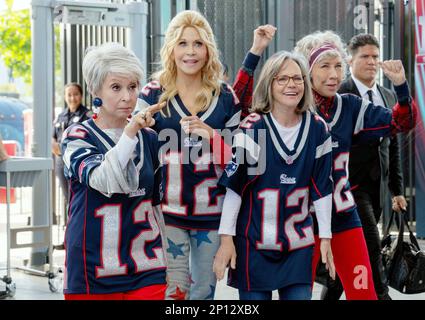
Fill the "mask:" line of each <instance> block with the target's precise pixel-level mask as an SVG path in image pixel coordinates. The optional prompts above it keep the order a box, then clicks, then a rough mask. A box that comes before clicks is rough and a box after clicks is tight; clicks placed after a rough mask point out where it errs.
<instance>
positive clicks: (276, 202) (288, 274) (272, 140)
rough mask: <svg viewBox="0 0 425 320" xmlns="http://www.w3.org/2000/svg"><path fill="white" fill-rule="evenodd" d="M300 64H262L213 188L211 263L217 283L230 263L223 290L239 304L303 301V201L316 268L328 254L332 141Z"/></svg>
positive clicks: (292, 58)
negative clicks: (218, 209) (217, 241)
mask: <svg viewBox="0 0 425 320" xmlns="http://www.w3.org/2000/svg"><path fill="white" fill-rule="evenodd" d="M312 104H313V97H312V93H311V84H310V81H309V77H308V70H307V67H306V62H305V61H304V59H303V57H302V56H300V55H295V54H292V53H289V52H285V51H281V52H278V53H276V54H274V55H273V56H272V57H271V58H270V59H268V60H267V62H266V63H265V65H264V67H263V69H262V71H261V75H260V78H259V80H258V84H257V87H256V89H255V91H254V96H253V107H252V111H253V113H251V114H250V115H249V116H248V117H246V118H245V120H244V121H243V122H242V123H241V125H240V128H241V131H240V132H238V133H237V134H236V136H235V139H234V144H233V150H234V156H233V158H232V161H231V162H230V163H229V164H228V165H227V166H226V169H225V173H224V174H223V175H222V177H221V179H220V182H219V184H220V185H221V186H223V187H225V188H226V196H225V200H224V205H223V215H222V218H221V222H220V229H219V234H220V236H221V246H220V249H219V251H218V252H217V255H216V257H215V261H214V270H215V272H216V275H217V278H218V279H221V278H223V276H224V271H225V269H226V267H227V265H228V264H229V262H230V266H231V269H230V272H229V277H228V279H229V281H228V283H229V285H230V286H232V287H235V288H237V289H239V297H240V299H241V300H271V298H272V291H273V290H278V291H279V298H280V299H281V300H309V299H311V289H312V288H311V283H312V268H311V265H310V264H311V263H312V257H313V246H314V233H313V219H312V216H311V215H310V213H309V210H308V207H309V203H310V201H312V202H313V204H314V207H315V209H316V215H317V217H318V221H319V231H320V233H319V237H320V238H321V242H320V245H319V246H320V251H321V254H322V261H323V262H324V263H326V265H327V267H328V268H329V269H330V272H331V274H332V275H333V274H334V266H333V260H332V252H331V249H330V239H331V237H332V234H331V212H332V180H331V178H330V173H331V166H332V155H331V154H332V153H331V151H332V141H331V138H330V135H329V133H328V131H327V128H326V125H325V123H324V121H323V120H322V119H321V118H320V117H318V116H317V115H315V114H314V113H313V112H312V111H311V107H312Z"/></svg>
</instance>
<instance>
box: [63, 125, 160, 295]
mask: <svg viewBox="0 0 425 320" xmlns="http://www.w3.org/2000/svg"><path fill="white" fill-rule="evenodd" d="M137 139H138V142H137V145H136V147H135V151H134V153H133V155H132V157H130V160H129V163H128V164H127V167H126V168H124V169H122V168H121V165H120V162H119V161H118V160H117V159H118V157H117V154H116V152H115V150H116V148H114V146H115V143H114V141H113V140H112V139H111V138H110V137H109V136H108V135H107V134H106V133H105V132H103V131H102V130H101V129H99V128H98V127H97V126H96V124H95V123H94V121H93V120H91V119H90V120H87V121H84V122H83V123H82V124H76V125H73V126H71V127H69V128H68V129H67V130H66V131H65V133H64V137H63V140H62V154H63V158H64V163H65V176H66V177H68V178H69V180H70V194H71V197H70V202H69V221H68V225H67V229H66V235H65V247H66V263H65V279H64V292H65V293H66V294H73V293H75V294H107V293H114V292H125V291H129V290H135V289H138V288H142V287H145V286H149V285H154V284H164V283H165V282H166V281H165V269H166V266H165V255H164V252H163V248H162V240H161V230H160V222H159V219H160V217H159V216H158V214H160V212H158V211H156V210H157V209H158V207H159V204H160V202H161V195H160V194H161V190H160V189H161V170H160V162H159V159H158V149H159V145H158V140H157V135H156V133H155V132H154V131H153V130H151V129H143V130H140V131H139V133H138V135H137ZM95 168H97V171H96V173H100V177H101V178H102V179H101V182H102V188H104V190H103V189H102V190H99V189H98V188H97V189H94V188H93V187H92V186H93V182H92V180H91V179H94V178H93V175H94V171H93V170H94V169H95ZM130 180H131V181H132V183H129V186H126V185H127V181H130ZM126 188H130V189H131V191H130V192H127V193H125V192H123V191H120V190H121V189H123V190H125V189H126ZM109 190H115V191H113V192H112V191H111V192H110V191H109Z"/></svg>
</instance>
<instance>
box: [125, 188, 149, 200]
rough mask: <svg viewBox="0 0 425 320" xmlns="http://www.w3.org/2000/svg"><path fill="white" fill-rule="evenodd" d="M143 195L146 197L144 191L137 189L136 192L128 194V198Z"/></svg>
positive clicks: (143, 189)
mask: <svg viewBox="0 0 425 320" xmlns="http://www.w3.org/2000/svg"><path fill="white" fill-rule="evenodd" d="M145 195H146V189H145V188H142V189H137V190H136V191H133V192H130V195H129V196H128V197H129V198H133V197H143V196H145Z"/></svg>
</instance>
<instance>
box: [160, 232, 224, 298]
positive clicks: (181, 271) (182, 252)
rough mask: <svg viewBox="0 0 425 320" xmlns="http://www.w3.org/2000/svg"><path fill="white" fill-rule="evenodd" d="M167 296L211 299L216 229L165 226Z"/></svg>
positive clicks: (213, 287) (213, 290) (216, 248)
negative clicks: (188, 228)
mask: <svg viewBox="0 0 425 320" xmlns="http://www.w3.org/2000/svg"><path fill="white" fill-rule="evenodd" d="M165 236H166V252H167V263H168V266H167V291H166V294H165V296H166V299H167V300H183V299H189V300H213V299H214V292H215V286H216V282H217V279H216V277H215V274H214V272H213V261H214V256H215V254H216V253H217V250H218V247H219V246H220V238H219V235H218V231H217V230H211V231H204V230H185V229H180V228H176V227H171V226H166V227H165Z"/></svg>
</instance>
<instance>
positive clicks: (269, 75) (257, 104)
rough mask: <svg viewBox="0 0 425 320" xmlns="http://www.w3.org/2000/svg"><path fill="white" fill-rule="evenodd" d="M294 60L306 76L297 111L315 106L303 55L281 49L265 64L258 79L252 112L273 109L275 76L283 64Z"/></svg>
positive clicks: (264, 111)
mask: <svg viewBox="0 0 425 320" xmlns="http://www.w3.org/2000/svg"><path fill="white" fill-rule="evenodd" d="M288 60H292V61H294V62H295V63H296V64H297V65H298V66H299V67H300V69H301V74H302V76H303V77H304V94H303V98H302V99H301V101H300V103H299V104H298V106H297V108H296V110H295V112H297V113H302V112H304V111H306V110H308V109H310V110H311V111H313V110H314V108H313V105H314V104H313V94H312V91H311V82H310V77H309V75H308V69H307V62H306V60H305V58H304V57H303V56H301V55H300V54H297V53H293V52H288V51H280V52H277V53H275V54H274V55H272V56H271V57H270V58H269V59H268V60H267V61H266V63H265V64H264V67H263V69H262V70H261V73H260V77H259V79H258V83H257V86H256V87H255V90H254V95H253V101H252V107H251V111H252V112H260V113H268V112H271V111H272V107H273V104H274V99H273V94H272V84H273V80H274V78H275V77H276V76H277V75H278V73H279V71H280V69H281V68H282V66H283V64H284V63H285V62H286V61H288Z"/></svg>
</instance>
